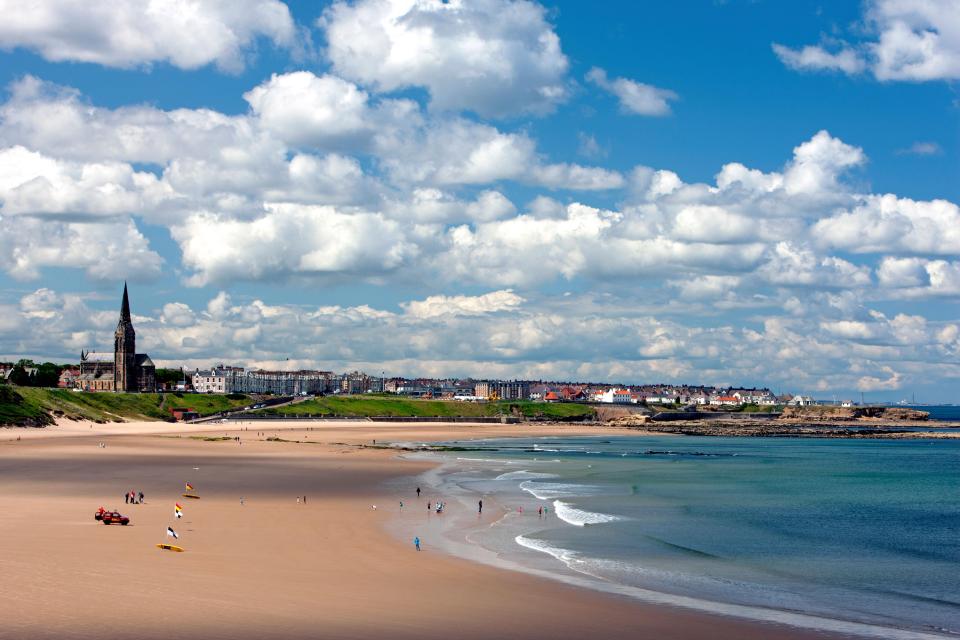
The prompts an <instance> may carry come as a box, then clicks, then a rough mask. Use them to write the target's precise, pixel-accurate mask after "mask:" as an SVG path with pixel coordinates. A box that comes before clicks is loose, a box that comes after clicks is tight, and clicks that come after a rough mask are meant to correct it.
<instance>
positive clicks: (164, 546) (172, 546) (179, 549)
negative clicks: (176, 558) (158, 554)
mask: <svg viewBox="0 0 960 640" xmlns="http://www.w3.org/2000/svg"><path fill="white" fill-rule="evenodd" d="M157 548H158V549H166V550H167V551H176V552H177V553H183V547H178V546H177V545H175V544H163V543H157Z"/></svg>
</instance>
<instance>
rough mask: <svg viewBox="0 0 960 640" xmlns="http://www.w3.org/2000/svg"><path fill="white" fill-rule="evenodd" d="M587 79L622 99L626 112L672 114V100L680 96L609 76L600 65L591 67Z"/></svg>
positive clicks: (622, 105) (647, 85) (653, 114)
mask: <svg viewBox="0 0 960 640" xmlns="http://www.w3.org/2000/svg"><path fill="white" fill-rule="evenodd" d="M587 80H588V81H590V82H592V83H593V84H595V85H597V86H598V87H600V88H601V89H603V90H604V91H607V92H609V93H612V94H613V95H615V96H617V98H618V99H619V100H620V108H621V110H623V111H624V112H625V113H631V114H635V115H641V116H666V115H669V114H670V102H671V101H672V100H676V99H677V98H678V96H677V94H676V93H674V92H673V91H670V90H669V89H661V88H659V87H654V86H653V85H649V84H644V83H642V82H637V81H636V80H630V79H628V78H614V79H613V80H610V79H609V78H607V72H606V71H604V70H603V69H600V68H599V67H594V68H592V69H590V71H589V72H588V73H587Z"/></svg>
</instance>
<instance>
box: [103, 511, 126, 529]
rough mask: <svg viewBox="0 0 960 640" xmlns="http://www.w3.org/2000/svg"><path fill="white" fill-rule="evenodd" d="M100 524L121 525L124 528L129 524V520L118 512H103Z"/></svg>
mask: <svg viewBox="0 0 960 640" xmlns="http://www.w3.org/2000/svg"><path fill="white" fill-rule="evenodd" d="M100 522H102V523H103V524H122V525H124V526H126V525H128V524H130V518H128V517H127V516H124V515H121V514H120V512H119V511H104V512H103V514H102V515H101V516H100Z"/></svg>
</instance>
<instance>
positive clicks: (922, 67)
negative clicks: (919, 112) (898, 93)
mask: <svg viewBox="0 0 960 640" xmlns="http://www.w3.org/2000/svg"><path fill="white" fill-rule="evenodd" d="M863 22H864V23H865V26H866V32H867V33H868V34H869V35H872V36H874V37H873V38H869V39H866V40H864V41H862V42H861V43H859V44H857V45H854V46H853V47H847V46H844V47H843V48H842V49H840V51H838V52H837V53H830V52H829V51H827V49H826V48H824V47H823V46H814V45H809V46H805V47H802V48H800V49H791V48H789V47H785V46H783V45H779V44H774V45H773V49H774V52H775V53H776V54H777V56H778V57H779V58H780V59H781V60H782V61H783V62H784V64H786V65H787V66H789V67H791V68H793V69H825V70H837V71H842V72H844V73H850V74H852V73H859V72H861V71H863V70H864V69H869V70H870V71H871V72H872V73H873V75H874V76H875V77H876V78H877V79H878V80H904V81H910V82H923V81H930V80H956V79H958V78H960V11H958V10H957V3H956V1H955V0H868V2H866V3H865V11H864V20H863Z"/></svg>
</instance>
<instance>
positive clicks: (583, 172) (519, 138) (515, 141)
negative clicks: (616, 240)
mask: <svg viewBox="0 0 960 640" xmlns="http://www.w3.org/2000/svg"><path fill="white" fill-rule="evenodd" d="M378 154H379V155H380V157H381V162H382V164H383V166H384V168H385V169H386V170H387V172H388V173H389V175H390V177H391V179H392V180H393V181H394V182H398V183H426V184H434V185H440V186H443V185H463V184H490V183H493V182H498V181H501V180H515V181H518V182H523V183H527V184H533V185H541V186H545V187H548V188H551V189H574V190H602V189H615V188H618V187H620V186H622V185H623V183H624V181H623V176H621V175H620V173H618V172H616V171H610V170H607V169H602V168H597V167H584V166H581V165H577V164H565V163H563V164H551V163H549V162H546V161H545V160H544V159H543V158H542V157H541V155H540V154H538V153H537V150H536V143H535V142H534V140H533V139H532V138H530V137H529V136H528V135H526V134H524V133H507V132H503V131H500V130H498V129H497V128H495V127H493V126H490V125H486V124H481V123H478V122H473V121H470V120H467V119H464V118H449V119H439V120H435V121H433V122H432V123H430V124H428V125H427V126H426V127H425V128H424V129H422V130H420V131H417V132H415V133H413V134H412V137H411V138H405V139H401V140H398V141H397V142H396V144H393V143H391V144H390V145H389V146H386V145H384V144H383V143H381V148H380V149H379V150H378Z"/></svg>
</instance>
